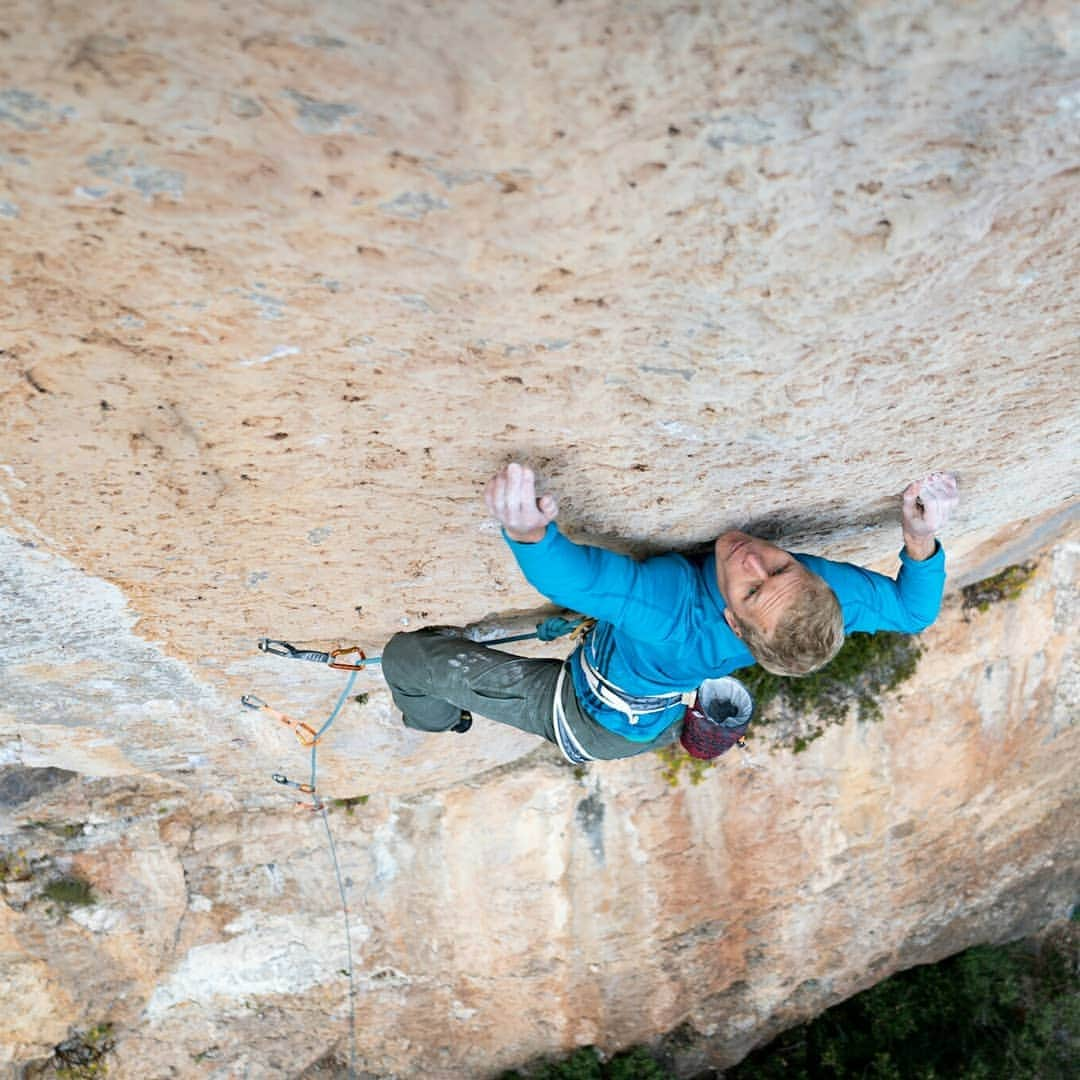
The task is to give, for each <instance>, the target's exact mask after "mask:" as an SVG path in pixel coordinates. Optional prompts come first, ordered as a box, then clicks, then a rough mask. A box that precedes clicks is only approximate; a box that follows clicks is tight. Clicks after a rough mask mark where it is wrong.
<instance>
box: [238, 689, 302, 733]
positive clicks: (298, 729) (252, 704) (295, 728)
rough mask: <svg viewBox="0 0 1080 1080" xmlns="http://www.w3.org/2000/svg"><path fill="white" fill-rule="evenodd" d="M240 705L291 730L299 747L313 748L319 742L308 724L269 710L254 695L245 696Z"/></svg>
mask: <svg viewBox="0 0 1080 1080" xmlns="http://www.w3.org/2000/svg"><path fill="white" fill-rule="evenodd" d="M240 704H241V705H244V706H246V707H247V708H249V709H258V710H259V711H261V712H264V713H267V714H268V715H269V716H272V717H273V718H274V719H275V720H277V721H278V723H281V724H284V725H285V726H286V727H287V728H292V733H293V734H294V735H295V736H296V739H297V741H298V742H299V743H300V745H301V746H314V745H315V744H316V743H317V742H318V741H319V733H318V732H317V731H316V730H315V729H314V728H313V727H312V726H311V725H310V724H305V723H304V721H303V720H294V719H293V718H292V717H291V716H288V715H286V714H285V713H283V712H281V711H280V710H278V709H274V708H271V706H269V705H267V704H266V702H265V701H263V699H262V698H259V697H256V696H255V695H254V694H245V695H244V696H243V697H242V698H241V699H240Z"/></svg>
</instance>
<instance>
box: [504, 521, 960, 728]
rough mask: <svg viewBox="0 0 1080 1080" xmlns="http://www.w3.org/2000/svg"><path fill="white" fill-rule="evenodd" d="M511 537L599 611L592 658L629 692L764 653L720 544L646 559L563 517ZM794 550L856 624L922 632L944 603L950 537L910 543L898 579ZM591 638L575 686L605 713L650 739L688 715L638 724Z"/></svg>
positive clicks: (553, 579) (524, 565) (573, 603)
mask: <svg viewBox="0 0 1080 1080" xmlns="http://www.w3.org/2000/svg"><path fill="white" fill-rule="evenodd" d="M503 535H504V536H506V534H505V533H504V534H503ZM506 541H507V543H508V544H509V545H510V550H511V551H512V552H513V553H514V557H515V558H516V559H517V562H518V566H520V567H521V570H522V572H523V573H524V575H525V577H526V578H527V579H528V580H529V582H530V584H531V585H533V587H534V588H536V589H537V590H539V591H540V592H541V593H543V594H544V595H545V596H547V597H548V598H549V599H551V600H553V601H554V602H555V603H557V604H561V605H563V606H564V607H567V608H570V609H572V610H574V611H580V612H582V613H583V614H586V615H591V616H592V617H593V618H595V619H596V620H597V625H596V628H595V629H594V630H593V632H592V633H591V634H590V635H589V641H588V648H589V659H590V661H591V662H592V664H593V666H594V668H595V669H596V670H597V671H598V672H599V673H600V674H601V675H603V676H604V677H605V678H606V679H609V680H610V681H611V682H612V683H614V684H615V685H616V686H618V687H620V688H621V689H622V690H624V691H626V692H627V693H628V694H632V695H634V696H635V697H650V696H660V695H663V694H671V693H673V692H680V693H682V692H686V691H690V690H694V689H696V688H697V687H698V686H700V685H701V683H702V682H703V681H704V680H705V679H714V678H719V677H720V676H722V675H727V674H728V673H730V672H732V671H735V670H736V669H737V668H741V667H746V666H747V665H748V664H752V663H753V662H754V658H753V656H751V655H750V652H749V650H748V649H747V648H746V646H745V645H744V644H743V642H742V640H741V639H740V638H739V637H738V636H737V635H736V634H735V633H734V632H733V631H732V630H731V628H730V627H729V626H728V624H727V622H726V621H725V619H724V609H725V608H726V607H727V604H726V602H725V601H724V597H723V595H722V594H721V592H720V588H719V586H718V585H717V581H716V557H715V555H713V554H710V555H709V556H708V557H707V558H704V559H701V560H691V559H688V558H686V557H685V556H683V555H676V554H674V553H672V554H667V555H658V556H655V557H654V558H651V559H646V560H644V561H643V562H638V561H637V560H635V559H632V558H630V557H629V556H627V555H620V554H618V553H617V552H614V551H608V550H606V549H605V548H598V547H592V546H590V545H586V544H575V543H573V542H572V541H571V540H568V539H567V538H566V537H565V536H563V535H562V533H561V532H559V530H558V528H557V526H556V525H555V524H554V522H552V523H551V524H550V525H548V527H547V531H546V532H545V534H544V538H543V539H542V540H540V541H538V542H537V543H535V544H519V543H517V542H515V541H514V540H511V539H510V537H509V536H506ZM792 554H793V556H794V557H795V558H796V559H798V560H799V562H800V563H802V564H803V565H804V566H805V567H806V568H807V569H808V570H811V571H812V572H813V573H815V574H818V575H819V576H821V577H822V578H824V579H825V581H826V582H827V583H828V584H829V586H830V587H831V588H832V590H833V592H834V593H836V597H837V599H838V600H839V601H840V607H841V609H842V611H843V614H844V630H845V632H846V633H851V632H852V631H853V630H863V631H868V632H871V633H872V632H873V631H875V630H896V631H899V632H901V633H905V634H912V633H917V632H918V631H919V630H922V629H924V628H925V627H927V626H929V625H930V624H931V623H932V622H933V621H934V619H936V618H937V615H938V611H939V610H940V609H941V596H942V593H943V591H944V588H945V553H944V551H943V550H942V548H941V545H940V544H938V545H937V546H936V547H935V549H934V554H933V555H932V556H931V557H930V558H929V559H924V560H921V561H920V560H916V559H912V558H910V557H909V556H908V554H907V552H906V551H905V550H903V549H902V550H901V552H900V561H901V564H902V565H901V567H900V573H899V574H898V575H897V577H896V578H895V579H893V578H890V577H886V576H885V575H884V574H878V573H875V572H874V571H872V570H864V569H863V568H862V567H860V566H855V565H853V564H852V563H841V562H833V561H832V560H831V559H823V558H820V557H819V556H817V555H802V554H798V553H795V552H792ZM581 648H582V647H581V646H579V647H578V649H576V650H575V652H574V654H573V656H572V657H571V675H572V677H573V680H574V689H575V690H576V692H577V695H578V699H579V701H580V702H581V704H582V706H583V707H584V708H585V710H586V712H588V713H589V714H590V715H591V716H592V717H593V718H594V719H595V720H596V721H597V722H598V723H600V724H602V725H603V726H604V727H607V728H609V729H610V730H612V731H616V732H618V733H619V734H621V735H624V736H625V737H626V738H628V739H631V740H633V741H635V742H649V741H651V740H652V739H654V738H656V736H657V735H659V734H660V732H661V731H662V730H663V729H664V728H665V727H667V726H668V725H669V724H671V723H673V722H674V721H675V720H677V719H678V718H679V716H681V714H682V708H683V706H682V705H681V704H674V705H672V706H671V707H670V708H668V709H665V710H664V711H663V712H660V713H655V714H649V715H646V716H643V717H642V718H641V719H640V720H638V722H637V723H635V724H632V723H631V722H630V721H629V720H628V719H627V717H626V716H625V715H623V714H621V713H619V712H617V711H616V710H614V709H612V708H610V707H609V706H607V705H605V704H604V703H603V702H602V701H600V699H599V698H598V697H597V696H596V695H595V694H594V693H593V692H592V690H591V689H590V688H589V685H588V681H587V680H586V678H585V674H584V671H583V670H582V666H581V656H580V654H581Z"/></svg>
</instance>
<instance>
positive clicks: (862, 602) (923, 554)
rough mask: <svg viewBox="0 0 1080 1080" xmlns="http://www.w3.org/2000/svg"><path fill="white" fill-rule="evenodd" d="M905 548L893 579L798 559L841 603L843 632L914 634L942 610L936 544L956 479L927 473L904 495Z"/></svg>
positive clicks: (941, 558) (940, 556)
mask: <svg viewBox="0 0 1080 1080" xmlns="http://www.w3.org/2000/svg"><path fill="white" fill-rule="evenodd" d="M903 498H904V503H903V534H904V547H903V549H902V550H901V552H900V573H899V574H898V575H897V576H896V578H895V579H894V578H891V577H887V576H886V575H885V574H878V573H875V572H874V571H872V570H865V569H863V568H862V567H861V566H854V565H852V564H851V563H838V562H833V561H832V560H830V559H821V558H818V557H817V556H800V559H801V561H802V562H804V563H805V564H806V565H807V566H808V567H809V568H810V569H811V570H813V571H814V572H815V573H818V574H820V575H821V577H823V578H824V579H825V580H826V581H827V582H828V583H829V585H830V586H831V587H832V589H833V591H834V592H835V593H836V595H837V598H838V599H839V600H840V605H841V607H842V608H843V611H844V626H845V628H846V629H847V630H848V631H852V630H864V631H871V632H872V631H874V630H895V631H899V632H901V633H905V634H913V633H918V631H920V630H924V629H925V628H926V627H927V626H929V625H930V624H931V623H932V622H933V621H934V620H935V619H936V618H937V616H938V612H939V611H940V610H941V597H942V594H943V593H944V590H945V552H944V551H943V550H942V547H941V544H940V543H938V541H937V538H936V535H935V534H936V533H937V531H938V530H939V529H940V528H941V527H942V526H943V525H944V524H945V522H946V521H947V520H948V518H949V515H950V514H951V513H952V511H953V510H954V509H955V507H956V505H957V502H958V501H959V494H958V489H957V483H956V477H955V476H952V475H951V474H949V473H931V474H930V475H929V476H927V477H925V478H923V479H922V480H916V481H915V482H914V483H912V484H909V485H908V486H907V488H906V489H905V491H904V497H903Z"/></svg>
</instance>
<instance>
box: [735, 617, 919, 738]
mask: <svg viewBox="0 0 1080 1080" xmlns="http://www.w3.org/2000/svg"><path fill="white" fill-rule="evenodd" d="M921 653H922V646H921V645H920V644H919V641H918V639H917V638H915V637H912V636H911V635H910V634H893V633H889V632H887V631H882V632H879V633H876V634H861V633H855V634H849V635H848V637H847V640H846V641H845V642H844V645H843V647H842V648H841V649H840V651H839V652H838V653H837V654H836V656H835V657H834V658H833V659H832V661H831V662H830V663H828V664H826V666H825V667H823V668H822V669H821V670H820V671H816V672H814V674H813V675H807V676H805V677H804V678H801V679H794V678H785V677H783V676H780V675H773V674H771V673H770V672H768V671H766V670H765V669H764V668H762V667H760V666H758V665H757V664H754V665H753V667H747V668H741V669H740V670H739V671H736V672H734V675H735V678H737V679H741V680H742V681H743V682H744V683H745V684H746V686H747V688H748V689H749V691H750V693H751V694H753V695H754V698H755V699H756V701H757V710H758V712H757V716H756V718H755V723H762V722H764V723H767V722H768V718H767V717H764V716H763V715H762V714H763V712H764V710H765V708H766V706H768V705H770V704H772V703H774V702H775V703H777V704H778V705H780V706H782V707H783V709H784V710H786V711H788V712H794V713H796V714H804V713H814V714H815V715H816V716H818V717H819V718H820V719H821V720H823V721H825V722H826V723H841V722H842V721H843V720H844V719H845V718H846V717H847V715H848V711H849V710H850V709H851V708H852V707H853V706H854V707H855V708H856V709H857V712H858V717H859V719H860V720H880V719H881V704H880V698H881V696H882V695H883V694H886V693H888V692H889V691H890V690H893V689H895V687H897V686H899V685H900V683H902V682H903V681H904V680H905V679H909V678H911V676H912V675H913V674H914V673H915V668H916V667H917V666H918V662H919V656H920V655H921ZM820 733H821V731H820V729H818V730H817V731H816V732H815V733H813V735H812V736H811V737H810V738H805V739H804V743H805V742H809V741H811V740H812V738H816V737H817V736H818V735H820ZM799 749H805V745H804V746H802V747H799Z"/></svg>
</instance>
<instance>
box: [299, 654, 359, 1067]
mask: <svg viewBox="0 0 1080 1080" xmlns="http://www.w3.org/2000/svg"><path fill="white" fill-rule="evenodd" d="M359 674H360V673H359V672H358V671H354V672H353V673H352V674H351V675H350V676H349V680H348V682H346V683H345V689H344V690H342V691H341V696H340V697H339V698H338V700H337V704H336V705H335V706H334V710H333V712H331V713H330V715H329V716H328V717H327V719H326V723H325V724H323V726H322V727H321V728H319V730H318V731H317V732H316V734H315V742H313V743H312V744H311V803H312V806H314V807H315V808H316V809H317V810H318V811H319V816H320V817H321V818H322V821H323V825H324V826H325V828H326V839H327V842H328V843H329V845H330V861H331V862H332V863H333V864H334V876H335V877H336V878H337V885H338V892H339V893H340V894H341V913H342V915H343V916H344V918H345V948H346V950H347V952H348V956H349V963H348V967H347V968H346V970H347V971H348V973H349V1080H353V1078H354V1077H355V1076H356V977H355V975H354V974H353V946H352V927H351V926H350V925H349V924H350V921H351V918H350V915H349V899H348V897H347V896H346V894H345V882H344V880H343V879H342V876H341V864H340V863H339V862H338V856H337V846H336V845H335V843H334V834H333V833H332V832H331V831H330V818H329V816H328V815H327V813H326V803H324V802H323V801H322V799H320V798H319V787H318V784H317V783H316V775H317V772H318V752H319V739H320V738H321V737H322V734H323V732H324V731H326V730H327V728H329V727H330V725H331V724H332V723H333V722H334V721H335V720H336V719H337V715H338V713H339V712H341V709H342V706H343V705H344V704H345V702H346V701H347V700H348V698H349V694H350V693H351V691H352V688H353V684H354V683H355V682H356V676H357V675H359Z"/></svg>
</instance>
